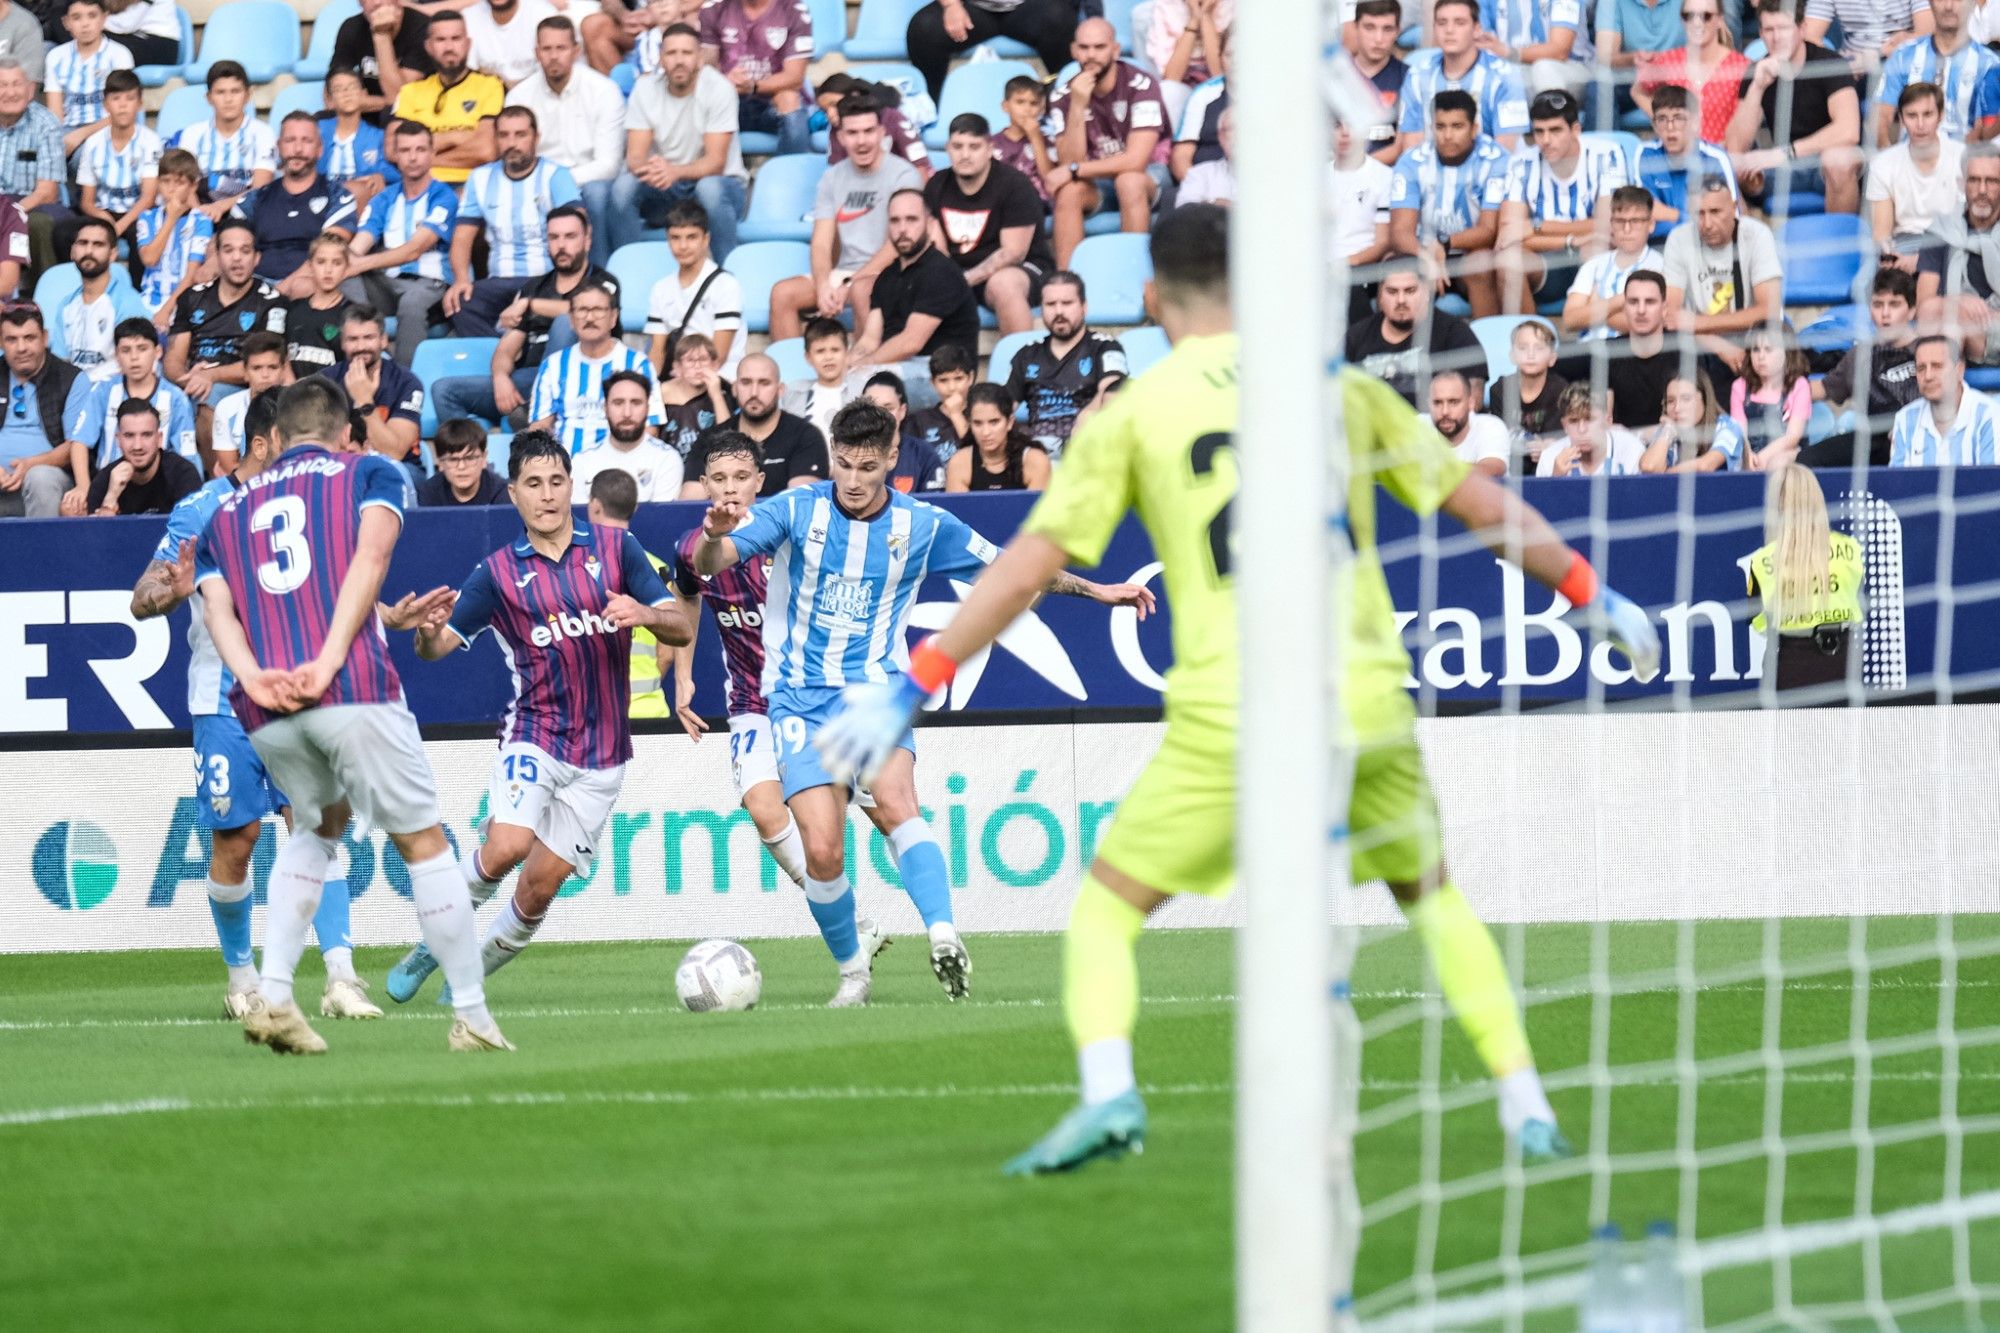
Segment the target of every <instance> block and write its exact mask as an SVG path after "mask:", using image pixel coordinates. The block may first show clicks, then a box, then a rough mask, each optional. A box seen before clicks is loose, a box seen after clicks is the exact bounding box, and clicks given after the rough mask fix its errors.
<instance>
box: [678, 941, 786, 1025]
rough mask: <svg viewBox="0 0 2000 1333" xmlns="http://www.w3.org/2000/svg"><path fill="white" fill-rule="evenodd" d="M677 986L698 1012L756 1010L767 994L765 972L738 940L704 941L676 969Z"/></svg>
mask: <svg viewBox="0 0 2000 1333" xmlns="http://www.w3.org/2000/svg"><path fill="white" fill-rule="evenodd" d="M674 989H675V990H676V991H678V992H679V993H680V997H681V1003H682V1004H684V1005H686V1006H687V1007H688V1009H689V1010H690V1011H692V1012H694V1013H697V1014H709V1013H727V1012H731V1011H734V1010H738V1009H754V1008H756V1007H757V997H758V996H760V995H762V994H763V993H764V974H763V973H762V972H759V971H758V970H757V960H756V959H755V958H752V957H751V956H750V951H749V950H748V949H746V948H744V947H743V946H742V945H740V944H738V943H737V942H736V941H735V940H703V941H702V942H701V943H700V944H697V945H695V946H694V948H692V949H689V950H688V951H687V957H685V958H683V959H681V965H680V966H679V967H677V968H675V969H674Z"/></svg>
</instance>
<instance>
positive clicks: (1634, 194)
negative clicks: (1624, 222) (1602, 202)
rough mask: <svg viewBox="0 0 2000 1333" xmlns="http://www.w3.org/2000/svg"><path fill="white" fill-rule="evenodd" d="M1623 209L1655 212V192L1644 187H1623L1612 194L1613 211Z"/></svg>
mask: <svg viewBox="0 0 2000 1333" xmlns="http://www.w3.org/2000/svg"><path fill="white" fill-rule="evenodd" d="M1621 208H1643V209H1644V210H1646V212H1648V213H1651V212H1652V211H1653V192H1652V191H1651V190H1649V189H1647V188H1646V187H1645V186H1643V185H1621V186H1619V187H1618V188H1617V189H1615V190H1613V191H1612V192H1611V211H1612V212H1614V213H1615V212H1617V211H1618V210H1619V209H1621Z"/></svg>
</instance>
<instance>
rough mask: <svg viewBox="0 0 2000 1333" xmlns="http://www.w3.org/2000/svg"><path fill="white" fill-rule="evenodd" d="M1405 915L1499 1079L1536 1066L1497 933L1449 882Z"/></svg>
mask: <svg viewBox="0 0 2000 1333" xmlns="http://www.w3.org/2000/svg"><path fill="white" fill-rule="evenodd" d="M1403 914H1404V915H1405V916H1407V917H1408V918H1409V920H1410V924H1411V925H1412V926H1414V927H1416V930H1417V934H1418V935H1419V936H1420V937H1422V939H1423V942H1424V948H1425V950H1426V951H1428V952H1429V954H1430V956H1431V969H1432V970H1433V971H1435V972H1436V973H1437V975H1438V981H1439V984H1441V985H1442V986H1443V987H1444V997H1445V999H1446V1000H1447V1001H1449V1002H1450V1004H1451V1010H1452V1012H1453V1013H1454V1014H1457V1015H1458V1023H1459V1026H1460V1027H1462V1028H1464V1029H1465V1035H1466V1036H1468V1037H1470V1038H1472V1045H1473V1048H1474V1049H1475V1050H1477V1051H1478V1052H1479V1058H1480V1059H1482V1060H1484V1061H1485V1062H1486V1068H1487V1069H1488V1070H1489V1071H1491V1072H1492V1074H1493V1077H1495V1078H1505V1077H1506V1076H1507V1075H1509V1074H1512V1073H1515V1072H1516V1071H1518V1070H1522V1069H1528V1068H1532V1067H1533V1065H1534V1063H1535V1055H1534V1052H1533V1051H1531V1050H1530V1049H1529V1048H1528V1034H1527V1033H1526V1032H1525V1031H1523V1030H1522V1027H1521V1011H1520V1010H1519V1009H1518V1008H1516V1007H1515V1004H1514V990H1513V987H1512V986H1511V985H1510V984H1509V983H1508V980H1507V968H1506V965H1505V964H1504V963H1502V962H1501V961H1500V950H1499V948H1498V947H1496V946H1495V945H1494V943H1493V935H1492V933H1491V932H1490V931H1488V930H1487V929H1486V925H1485V923H1484V922H1482V921H1481V920H1480V919H1479V918H1478V917H1477V916H1475V915H1473V912H1472V908H1471V907H1470V906H1469V905H1467V903H1466V901H1465V898H1464V897H1463V896H1462V895H1461V894H1460V893H1459V891H1458V890H1457V889H1456V888H1454V887H1453V886H1452V885H1450V884H1444V885H1441V886H1440V887H1439V888H1438V889H1437V891H1436V892H1434V893H1430V894H1426V895H1425V896H1424V897H1422V898H1419V899H1418V900H1417V902H1416V904H1415V905H1414V906H1408V907H1405V908H1404V909H1403Z"/></svg>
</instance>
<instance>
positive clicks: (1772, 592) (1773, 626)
mask: <svg viewBox="0 0 2000 1333" xmlns="http://www.w3.org/2000/svg"><path fill="white" fill-rule="evenodd" d="M1765 497H1766V499H1765V505H1764V537H1765V544H1764V545H1762V546H1760V547H1758V548H1757V550H1756V551H1754V552H1752V553H1751V556H1750V571H1749V577H1750V591H1751V592H1752V593H1755V594H1756V595H1757V596H1758V597H1759V598H1760V599H1761V600H1762V602H1763V607H1762V609H1761V610H1760V611H1759V612H1758V614H1757V616H1756V618H1755V619H1753V620H1752V621H1751V622H1750V627H1751V628H1752V629H1754V630H1759V631H1762V632H1763V633H1765V634H1767V635H1769V636H1770V637H1771V638H1772V639H1773V640H1775V649H1776V651H1775V652H1770V651H1767V652H1766V653H1765V657H1764V662H1765V665H1764V670H1765V673H1766V674H1767V675H1771V676H1775V677H1776V680H1777V687H1778V688H1779V689H1780V690H1797V689H1803V688H1807V687H1810V686H1814V685H1829V684H1837V683H1839V682H1841V681H1844V680H1846V679H1847V671H1848V655H1849V654H1850V652H1852V651H1853V641H1854V637H1855V634H1856V632H1857V631H1858V630H1859V629H1860V626H1861V582H1862V577H1863V572H1864V571H1863V566H1862V560H1861V543H1859V542H1857V541H1855V540H1854V538H1852V537H1850V536H1848V535H1847V534H1846V533H1843V532H1835V531H1833V530H1832V528H1831V527H1830V526H1829V525H1828V523H1827V518H1826V496H1825V495H1824V494H1823V493H1822V492H1821V491H1820V488H1819V479H1818V478H1817V477H1815V476H1814V475H1813V471H1812V469H1811V468H1808V467H1802V466H1800V465H1798V464H1796V463H1794V464H1790V465H1788V466H1785V467H1781V468H1779V469H1778V470H1777V471H1776V472H1775V473H1773V474H1772V475H1771V481H1770V486H1769V488H1768V490H1767V491H1766V492H1765Z"/></svg>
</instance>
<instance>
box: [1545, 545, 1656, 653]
mask: <svg viewBox="0 0 2000 1333" xmlns="http://www.w3.org/2000/svg"><path fill="white" fill-rule="evenodd" d="M1571 555H1572V558H1571V561H1570V567H1569V573H1567V574H1565V575H1563V580H1562V582H1561V583H1559V584H1557V585H1556V591H1557V592H1559V593H1561V594H1562V595H1563V596H1564V597H1566V598H1568V599H1569V601H1570V603H1571V604H1572V605H1574V606H1575V607H1576V608H1577V609H1578V610H1579V611H1581V612H1582V613H1583V620H1584V624H1586V625H1588V626H1589V627H1590V632H1591V633H1593V634H1596V635H1600V636H1602V637H1604V638H1607V639H1609V640H1611V644H1612V646H1613V647H1615V648H1617V649H1618V650H1619V651H1620V652H1622V653H1624V654H1625V656H1626V657H1628V658H1630V659H1631V662H1632V675H1633V676H1634V677H1635V678H1636V679H1637V680H1638V681H1639V683H1640V684H1642V685H1644V684H1646V683H1648V682H1650V681H1651V680H1652V679H1653V677H1655V676H1657V675H1659V674H1660V635H1659V631H1658V630H1656V629H1654V628H1653V620H1652V617H1650V616H1648V615H1647V614H1646V612H1645V611H1644V610H1643V609H1642V608H1641V607H1640V606H1639V605H1638V604H1637V603H1635V602H1634V601H1633V600H1632V599H1631V598H1629V597H1626V596H1624V595H1622V594H1620V593H1617V592H1614V591H1612V590H1611V589H1610V588H1606V587H1603V586H1601V585H1600V584H1599V583H1598V581H1597V571H1596V570H1594V569H1592V568H1591V567H1590V562H1589V561H1588V560H1586V559H1584V558H1583V556H1582V554H1581V553H1577V552H1572V553H1571Z"/></svg>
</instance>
